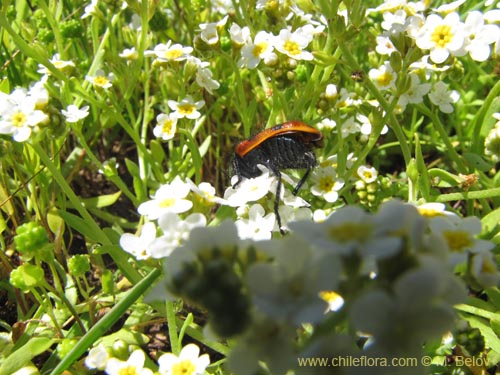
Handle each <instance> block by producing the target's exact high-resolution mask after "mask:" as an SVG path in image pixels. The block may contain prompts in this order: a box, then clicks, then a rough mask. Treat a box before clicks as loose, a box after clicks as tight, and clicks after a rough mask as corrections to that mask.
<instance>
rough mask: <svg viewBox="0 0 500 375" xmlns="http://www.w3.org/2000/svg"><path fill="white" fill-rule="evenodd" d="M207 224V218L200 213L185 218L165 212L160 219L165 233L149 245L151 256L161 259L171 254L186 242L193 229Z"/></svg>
mask: <svg viewBox="0 0 500 375" xmlns="http://www.w3.org/2000/svg"><path fill="white" fill-rule="evenodd" d="M206 225H207V219H206V217H205V216H204V215H202V214H200V213H194V214H191V215H189V216H188V217H186V219H185V220H182V219H181V218H180V217H179V215H177V214H176V213H173V212H167V213H165V214H163V215H162V216H161V217H160V218H159V219H158V227H159V228H160V229H161V230H162V231H163V235H162V236H160V237H158V238H156V239H155V240H154V241H153V242H152V243H151V244H150V245H149V251H150V254H151V257H152V258H155V259H160V258H165V257H168V256H170V254H172V251H174V250H175V249H176V248H177V247H179V246H181V245H182V244H183V243H184V242H186V240H187V239H188V237H189V233H191V230H193V229H194V228H197V227H204V226H206Z"/></svg>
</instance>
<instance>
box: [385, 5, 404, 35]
mask: <svg viewBox="0 0 500 375" xmlns="http://www.w3.org/2000/svg"><path fill="white" fill-rule="evenodd" d="M382 16H383V18H384V20H383V21H382V23H381V26H382V28H383V29H384V30H386V31H387V32H388V33H389V34H391V35H397V34H400V33H401V32H403V31H404V30H405V28H406V11H405V10H404V9H398V10H397V11H396V12H395V13H391V12H384V14H383V15H382Z"/></svg>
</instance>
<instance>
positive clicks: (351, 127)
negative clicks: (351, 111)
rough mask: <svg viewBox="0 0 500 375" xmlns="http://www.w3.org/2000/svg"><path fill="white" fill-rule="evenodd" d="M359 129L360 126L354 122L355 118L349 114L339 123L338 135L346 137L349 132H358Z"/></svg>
mask: <svg viewBox="0 0 500 375" xmlns="http://www.w3.org/2000/svg"><path fill="white" fill-rule="evenodd" d="M360 130H361V126H360V125H359V123H357V122H356V120H355V118H354V117H352V116H351V117H349V118H348V119H347V120H345V121H344V122H343V123H342V124H341V125H340V136H341V137H342V138H346V137H348V136H349V134H356V133H359V132H360ZM337 133H338V130H337Z"/></svg>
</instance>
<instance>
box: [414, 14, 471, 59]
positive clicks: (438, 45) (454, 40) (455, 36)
mask: <svg viewBox="0 0 500 375" xmlns="http://www.w3.org/2000/svg"><path fill="white" fill-rule="evenodd" d="M416 43H417V46H418V47H419V48H420V49H424V50H430V58H431V60H432V61H433V62H435V63H436V64H441V63H443V62H444V61H445V60H446V59H447V58H448V56H450V54H452V55H453V56H463V55H464V54H465V50H464V48H463V47H464V43H465V35H464V25H463V23H461V22H460V16H459V15H458V13H455V12H454V13H450V14H448V15H447V16H446V17H445V18H444V19H443V18H441V17H440V16H438V15H437V14H431V15H429V16H428V17H427V19H426V20H425V24H424V26H423V27H422V29H421V30H420V33H419V35H418V36H417V38H416Z"/></svg>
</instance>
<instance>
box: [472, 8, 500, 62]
mask: <svg viewBox="0 0 500 375" xmlns="http://www.w3.org/2000/svg"><path fill="white" fill-rule="evenodd" d="M465 37H466V39H465V40H466V45H465V49H466V50H467V52H469V54H470V57H471V58H472V59H473V60H475V61H486V60H487V59H488V57H489V56H490V46H489V45H490V44H493V43H495V42H496V41H497V40H498V39H499V38H500V28H499V27H498V26H497V25H485V24H484V16H483V14H482V13H481V12H479V11H473V12H469V14H468V15H467V19H466V20H465Z"/></svg>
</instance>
